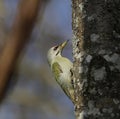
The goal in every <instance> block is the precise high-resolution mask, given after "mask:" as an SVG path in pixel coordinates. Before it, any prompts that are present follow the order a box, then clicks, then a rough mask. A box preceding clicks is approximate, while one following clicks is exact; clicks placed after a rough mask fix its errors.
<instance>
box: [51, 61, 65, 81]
mask: <svg viewBox="0 0 120 119" xmlns="http://www.w3.org/2000/svg"><path fill="white" fill-rule="evenodd" d="M52 72H53V74H54V76H55V79H56V81H58V78H59V77H60V73H63V71H62V69H61V66H60V65H59V64H58V63H57V62H55V63H53V64H52Z"/></svg>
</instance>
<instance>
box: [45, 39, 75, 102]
mask: <svg viewBox="0 0 120 119" xmlns="http://www.w3.org/2000/svg"><path fill="white" fill-rule="evenodd" d="M67 42H68V41H65V42H63V43H62V44H60V45H56V46H54V47H52V48H50V49H49V51H48V54H47V59H48V63H49V65H50V68H51V70H52V73H53V76H54V78H55V80H56V81H57V83H58V84H59V85H60V87H61V88H62V90H63V91H64V93H65V94H66V95H67V96H68V97H69V98H70V99H71V101H72V102H74V90H73V81H72V78H71V77H72V75H73V74H72V68H73V63H72V62H71V61H70V60H69V59H68V58H66V57H63V56H62V55H61V54H62V51H63V49H64V47H65V46H66V44H67Z"/></svg>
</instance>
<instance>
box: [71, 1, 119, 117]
mask: <svg viewBox="0 0 120 119" xmlns="http://www.w3.org/2000/svg"><path fill="white" fill-rule="evenodd" d="M119 8H120V1H118V0H100V1H98V0H92V1H89V0H72V29H73V58H74V67H73V82H74V90H75V114H76V118H77V119H96V118H97V119H119V118H120V114H119V111H120V102H119V100H120V96H119V95H120V87H119V85H120V30H119V28H120V16H119V15H118V14H119V13H120V9H119Z"/></svg>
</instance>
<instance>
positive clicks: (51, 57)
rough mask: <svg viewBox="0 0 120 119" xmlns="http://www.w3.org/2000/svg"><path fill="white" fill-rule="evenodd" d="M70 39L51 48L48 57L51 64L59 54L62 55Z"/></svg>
mask: <svg viewBox="0 0 120 119" xmlns="http://www.w3.org/2000/svg"><path fill="white" fill-rule="evenodd" d="M67 42H68V40H67V41H65V42H63V43H61V44H60V45H56V46H54V47H52V48H50V49H49V51H48V54H47V59H48V62H49V64H51V62H52V61H53V60H54V59H55V58H56V57H58V56H61V54H62V51H63V49H64V47H65V46H66V44H67Z"/></svg>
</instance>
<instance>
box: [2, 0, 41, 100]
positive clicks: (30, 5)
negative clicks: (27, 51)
mask: <svg viewBox="0 0 120 119" xmlns="http://www.w3.org/2000/svg"><path fill="white" fill-rule="evenodd" d="M41 2H42V0H27V1H26V0H22V1H21V2H20V5H19V8H18V12H17V15H16V18H15V21H14V23H13V27H12V29H11V31H10V33H9V35H8V37H7V39H8V40H7V42H6V44H5V47H4V49H3V51H2V52H1V56H0V100H2V99H3V96H4V94H5V90H6V86H7V82H8V81H9V80H10V75H11V73H12V72H13V69H14V67H15V65H16V60H17V58H18V56H19V54H20V52H21V51H22V49H23V48H24V46H25V44H26V43H27V42H28V38H29V36H30V33H31V31H32V28H33V26H34V23H35V20H36V17H37V13H38V11H39V6H40V4H41Z"/></svg>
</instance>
